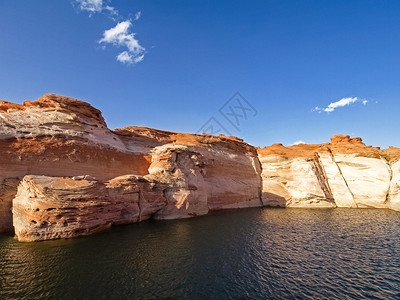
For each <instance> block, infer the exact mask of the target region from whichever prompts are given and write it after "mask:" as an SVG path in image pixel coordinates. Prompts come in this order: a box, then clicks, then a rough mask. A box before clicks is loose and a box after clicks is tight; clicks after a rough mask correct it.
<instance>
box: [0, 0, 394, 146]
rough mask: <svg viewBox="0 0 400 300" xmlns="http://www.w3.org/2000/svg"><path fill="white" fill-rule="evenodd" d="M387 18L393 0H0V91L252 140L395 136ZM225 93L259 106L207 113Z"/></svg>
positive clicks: (115, 123)
mask: <svg viewBox="0 0 400 300" xmlns="http://www.w3.org/2000/svg"><path fill="white" fill-rule="evenodd" d="M139 12H140V16H139V14H138V13H139ZM399 16H400V1H395V0H394V1H368V0H360V1H349V0H347V1H327V0H318V1H307V0H304V1H278V0H276V1H236V0H230V1H224V0H219V1H209V0H188V1H183V0H180V1H178V0H170V1H165V0H138V1H128V0H126V1H123V0H113V1H101V0H80V1H75V0H74V1H73V0H58V1H54V0H41V1H31V0H24V1H22V0H2V1H1V2H0V28H1V31H0V33H1V47H0V70H1V72H0V99H2V100H8V101H12V102H17V103H21V102H22V101H23V100H33V99H37V98H39V97H40V96H42V95H44V94H46V93H54V94H60V95H65V96H69V97H73V98H77V99H81V100H85V101H88V102H90V103H91V104H92V105H93V106H95V107H97V108H99V109H101V110H102V112H103V115H104V117H105V119H106V121H107V123H108V125H109V127H110V128H116V127H123V126H128V125H145V126H148V127H154V128H160V129H165V130H172V131H183V132H197V131H198V130H199V129H200V128H201V127H202V125H203V124H204V123H205V122H207V120H209V119H210V118H211V117H212V116H214V117H215V119H216V120H218V121H219V122H220V124H221V125H223V126H224V128H225V129H227V130H228V131H229V132H230V133H231V134H233V135H236V136H239V137H241V138H243V139H244V140H245V141H247V142H249V143H251V144H253V145H256V146H258V145H259V146H266V145H270V144H272V143H277V142H280V143H283V144H285V145H290V144H292V143H294V142H296V141H304V142H307V143H321V142H326V141H328V140H329V137H330V136H331V135H333V134H338V133H341V134H350V135H352V136H361V137H362V138H363V139H364V141H365V142H366V143H367V144H370V145H376V146H381V147H387V146H389V145H393V146H398V147H400V140H399V138H398V137H399V134H398V128H400V118H399V117H398V114H399V112H400V102H399V99H400V84H399V83H400V82H399V80H400V34H399V33H400V18H399ZM112 29H113V30H112ZM110 30H111V31H110ZM119 55H121V56H120V59H119V60H117V56H119ZM236 92H240V94H241V95H243V96H244V97H245V99H247V101H248V103H250V104H251V105H252V106H253V108H254V109H255V110H256V111H257V114H256V115H255V116H254V114H255V113H253V112H250V111H248V115H247V120H244V118H239V119H240V120H239V121H240V126H237V127H238V128H239V130H238V129H237V128H235V127H234V126H232V124H231V123H229V122H228V121H227V119H225V118H224V117H223V116H222V115H221V114H220V113H219V109H220V108H221V106H222V105H223V104H224V103H225V102H226V101H227V100H228V99H229V98H230V97H231V96H232V95H234V94H235V93H236ZM338 101H341V102H338ZM365 101H368V102H365ZM363 102H364V103H365V104H363ZM335 103H336V104H335ZM345 104H348V105H345ZM329 105H330V106H329ZM340 105H345V106H340ZM316 107H318V108H319V109H315V108H316ZM332 109H333V110H332ZM242 115H243V114H242Z"/></svg>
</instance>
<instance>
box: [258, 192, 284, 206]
mask: <svg viewBox="0 0 400 300" xmlns="http://www.w3.org/2000/svg"><path fill="white" fill-rule="evenodd" d="M262 202H263V205H264V206H265V207H286V199H285V198H284V197H282V196H279V195H277V194H274V193H268V192H263V193H262Z"/></svg>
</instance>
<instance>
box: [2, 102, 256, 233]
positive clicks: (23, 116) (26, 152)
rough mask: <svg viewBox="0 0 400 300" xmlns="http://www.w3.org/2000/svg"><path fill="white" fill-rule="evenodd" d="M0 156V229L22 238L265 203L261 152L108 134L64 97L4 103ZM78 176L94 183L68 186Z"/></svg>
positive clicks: (143, 134)
mask: <svg viewBox="0 0 400 300" xmlns="http://www.w3.org/2000/svg"><path fill="white" fill-rule="evenodd" d="M0 149H1V153H2V155H1V157H0V174H1V175H0V176H1V177H0V184H1V185H0V220H1V222H0V231H7V230H12V226H13V223H14V227H15V231H16V234H17V236H18V237H19V239H20V240H41V239H49V238H60V237H70V236H75V235H82V234H88V233H91V232H93V231H96V230H98V229H101V228H104V227H107V226H110V225H112V224H119V223H121V222H122V223H127V222H128V223H129V222H137V221H140V220H143V219H146V218H149V217H153V218H158V219H173V218H186V217H193V216H197V215H203V214H207V213H208V211H209V210H215V209H224V208H235V207H249V206H261V205H262V204H261V199H260V189H261V181H260V173H261V168H260V164H259V162H258V158H257V152H256V150H255V148H253V147H252V146H250V145H248V144H246V143H244V142H243V141H242V140H240V139H238V138H235V137H224V136H211V135H205V134H203V135H195V134H184V133H174V132H168V131H162V130H155V129H149V128H143V127H126V128H123V129H116V130H114V131H113V130H110V129H108V128H107V125H106V123H105V121H104V119H103V117H102V116H101V112H100V111H98V110H97V109H95V108H93V107H92V106H90V105H89V104H88V103H86V102H83V101H79V100H75V99H71V98H67V97H61V96H57V95H51V94H48V95H45V96H43V97H42V98H40V99H39V100H37V101H34V102H30V101H26V102H25V103H24V105H18V104H12V103H9V102H5V101H2V102H0ZM25 175H29V176H27V177H25V178H24V176H25ZM82 175H90V176H87V178H89V179H87V180H82V181H77V180H73V179H72V177H74V176H75V179H77V178H79V176H82ZM44 176H45V177H44ZM121 176H122V177H121ZM126 176H128V177H126ZM129 176H130V177H129ZM127 178H128V179H129V178H130V179H129V180H128V179H127ZM79 179H80V178H79ZM21 180H22V181H21ZM20 182H21V183H20ZM77 182H79V183H77ZM18 185H19V187H18V194H17V186H18ZM115 185H117V186H119V188H117V189H116V188H114V187H115ZM126 191H128V192H126ZM16 194H17V195H16ZM127 195H130V196H127ZM13 198H15V199H14V205H12V201H13ZM127 199H129V200H127ZM121 201H122V202H124V201H127V202H126V205H127V207H125V206H124V205H123V204H121ZM129 203H131V204H129ZM12 206H13V208H12V211H13V215H12V211H11V207H12ZM108 211H110V213H108ZM73 212H75V214H77V215H76V216H75V217H72V215H73V214H74V213H73ZM80 214H82V215H80ZM126 215H128V216H130V217H129V218H126V217H125V216H126ZM12 216H13V219H14V220H13V223H12ZM94 220H96V221H94Z"/></svg>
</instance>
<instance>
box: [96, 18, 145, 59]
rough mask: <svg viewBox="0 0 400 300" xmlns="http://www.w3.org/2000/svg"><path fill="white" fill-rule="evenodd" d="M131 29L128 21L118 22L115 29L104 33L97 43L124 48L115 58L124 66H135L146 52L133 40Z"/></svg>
mask: <svg viewBox="0 0 400 300" xmlns="http://www.w3.org/2000/svg"><path fill="white" fill-rule="evenodd" d="M131 27H132V22H131V21H130V20H126V21H123V22H120V23H118V24H117V25H115V27H113V28H110V29H108V30H106V31H104V33H103V38H102V39H101V40H100V41H99V43H105V44H112V45H114V46H118V47H124V48H126V50H125V51H123V52H121V53H119V54H118V56H117V60H118V61H119V62H122V63H125V64H135V63H138V62H140V61H142V60H143V59H144V54H145V51H146V49H145V48H144V47H142V46H141V45H140V44H139V41H138V40H137V39H136V38H135V33H133V32H131V31H130V29H131Z"/></svg>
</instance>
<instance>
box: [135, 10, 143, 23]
mask: <svg viewBox="0 0 400 300" xmlns="http://www.w3.org/2000/svg"><path fill="white" fill-rule="evenodd" d="M141 15H142V12H141V11H138V12H137V13H136V14H135V19H134V20H135V21H137V20H139V18H140V16H141Z"/></svg>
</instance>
